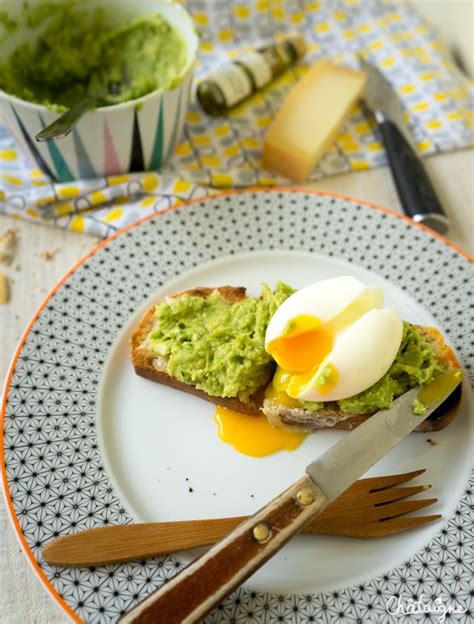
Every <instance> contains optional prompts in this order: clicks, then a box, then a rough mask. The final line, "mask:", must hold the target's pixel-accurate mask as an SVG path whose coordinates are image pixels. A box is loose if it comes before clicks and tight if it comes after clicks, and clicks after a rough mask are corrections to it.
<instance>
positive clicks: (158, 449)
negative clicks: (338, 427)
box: [1, 189, 473, 624]
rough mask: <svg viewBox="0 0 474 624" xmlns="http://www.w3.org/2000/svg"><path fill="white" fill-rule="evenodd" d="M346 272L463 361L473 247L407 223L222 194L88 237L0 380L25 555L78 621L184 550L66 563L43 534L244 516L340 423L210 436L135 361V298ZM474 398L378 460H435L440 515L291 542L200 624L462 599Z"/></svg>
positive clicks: (379, 469)
mask: <svg viewBox="0 0 474 624" xmlns="http://www.w3.org/2000/svg"><path fill="white" fill-rule="evenodd" d="M418 254H419V255H418ZM348 263H349V264H348ZM345 273H351V274H353V275H355V276H356V277H360V278H361V279H362V280H364V281H367V282H370V283H374V284H378V285H381V286H382V287H383V289H384V291H385V293H386V297H387V302H388V303H389V304H391V305H394V306H395V307H396V308H397V309H398V310H399V311H400V313H401V315H402V316H403V317H404V318H406V319H407V320H411V321H419V322H421V323H428V324H430V323H434V324H436V325H437V326H439V327H440V328H441V329H442V330H443V332H444V333H445V335H446V337H447V339H448V341H449V342H451V343H452V344H453V346H454V347H455V348H456V350H457V352H458V354H459V356H460V358H461V360H462V362H463V364H464V365H465V366H466V369H467V373H468V374H471V375H472V370H473V356H472V349H471V340H472V338H471V332H470V327H471V326H472V318H471V315H472V311H471V309H470V302H471V301H472V292H471V289H472V282H473V273H472V268H471V266H470V264H469V261H468V260H467V259H466V258H465V257H464V256H463V255H462V254H461V253H460V252H458V251H456V250H455V249H453V248H452V247H451V246H449V244H448V243H447V241H445V239H442V238H440V237H435V236H433V235H432V234H430V233H429V232H428V231H427V230H423V229H422V228H420V227H415V226H414V225H412V224H411V223H409V222H408V221H407V220H405V219H403V218H400V217H399V218H395V217H394V216H390V215H389V214H387V213H386V212H385V211H383V210H382V209H379V210H375V209H374V208H373V207H371V206H369V205H366V204H364V203H363V202H359V201H356V200H350V199H347V198H341V197H335V196H329V195H325V194H318V193H316V192H304V191H289V190H287V191H284V190H281V189H276V190H273V191H258V192H255V191H247V192H242V193H228V194H223V195H220V196H218V197H211V198H207V199H203V200H202V201H195V202H192V203H191V204H190V205H188V206H181V207H179V209H172V210H171V211H168V212H166V213H164V214H160V215H157V216H156V217H154V218H152V219H149V220H145V221H143V222H141V223H139V224H134V225H133V226H130V227H129V228H128V229H127V230H125V231H123V232H120V233H119V234H118V235H117V236H115V237H114V238H112V239H110V240H108V241H106V242H105V243H104V244H102V245H100V246H99V247H98V248H97V249H96V250H94V251H93V252H92V253H91V254H89V255H88V256H87V257H86V258H84V259H83V260H82V261H81V262H79V263H78V265H77V266H75V267H74V268H73V269H71V271H69V273H68V274H67V275H66V276H65V277H64V278H63V280H61V282H60V283H59V284H58V285H57V286H56V287H55V289H54V290H53V292H52V293H50V295H49V296H48V297H47V298H46V300H45V302H44V303H43V305H42V306H41V307H40V309H39V310H38V312H37V313H36V314H35V316H34V317H33V319H32V321H31V323H30V324H29V326H28V328H27V329H26V331H25V334H24V335H23V337H22V339H21V341H20V344H19V346H18V349H17V352H16V354H15V356H14V358H13V361H12V364H11V367H10V371H9V374H8V376H7V380H6V386H5V392H4V399H3V406H2V426H3V447H2V459H3V461H2V464H1V465H2V478H3V481H4V491H5V497H6V502H7V506H8V509H9V511H10V514H11V517H12V521H13V523H14V526H15V530H16V532H17V535H18V538H19V540H20V542H21V544H22V546H23V548H24V550H25V552H26V554H27V555H28V557H29V559H30V561H31V563H32V565H33V567H34V568H35V570H36V571H37V573H38V575H39V576H40V578H41V580H42V582H43V583H44V585H45V587H46V588H47V589H48V590H49V591H50V593H51V594H52V596H53V597H54V598H55V599H56V600H57V601H58V602H59V603H60V604H61V606H62V607H63V608H64V609H65V610H66V611H67V612H68V613H69V615H70V616H71V617H72V618H73V619H74V620H75V621H78V622H80V621H87V622H94V623H96V622H98V623H100V624H102V623H106V622H107V623H109V622H110V623H111V622H115V621H116V620H117V619H118V617H119V616H120V614H121V613H122V612H124V611H125V610H127V609H129V608H130V607H131V606H133V605H134V604H135V603H136V602H137V601H138V600H140V599H142V598H144V597H145V596H146V595H147V594H148V593H149V592H150V591H152V590H153V589H155V588H156V587H158V586H159V585H160V584H161V583H162V582H163V581H164V580H165V579H167V578H169V577H170V576H171V575H172V574H174V573H175V572H176V571H177V570H178V569H179V568H180V567H181V566H182V565H183V563H184V562H185V561H186V560H187V557H186V555H183V554H179V555H177V556H168V557H158V558H155V559H152V560H149V561H144V562H134V563H129V564H123V565H115V566H105V567H99V568H90V569H65V568H57V567H54V566H49V565H47V564H46V563H45V562H44V560H43V558H42V551H43V548H44V546H45V544H46V543H47V542H48V541H49V540H51V539H52V538H54V537H56V536H58V535H64V534H67V533H71V532H73V531H77V530H80V529H85V528H91V527H95V526H104V525H106V524H116V523H124V522H131V521H132V520H133V519H141V520H155V519H156V520H171V519H184V518H203V517H212V516H225V515H234V514H241V513H245V512H251V511H253V510H254V509H256V508H257V507H258V506H259V505H260V504H261V503H263V502H264V501H266V500H268V499H269V498H270V497H271V496H272V495H273V494H275V493H277V492H278V491H279V490H281V489H282V488H283V487H284V486H285V485H287V484H288V483H290V482H291V481H292V480H293V479H295V478H296V477H297V476H299V475H300V474H301V473H302V472H303V469H304V466H305V465H306V464H307V463H308V462H309V461H310V460H311V459H313V457H314V456H315V455H316V454H318V453H320V452H321V451H322V450H323V449H325V448H327V447H328V446H330V445H331V444H332V443H333V442H334V441H335V440H337V439H338V438H339V436H341V435H345V434H344V433H336V432H332V431H321V432H318V433H315V434H314V435H312V436H310V437H308V439H307V440H306V441H305V442H304V444H303V445H302V446H301V447H300V449H298V450H297V451H295V452H292V453H288V452H280V453H278V454H276V455H274V456H271V457H267V458H263V459H254V458H250V457H245V456H242V455H239V454H238V453H236V452H235V451H234V450H233V449H232V448H231V447H230V446H228V445H226V444H224V443H222V442H220V441H219V440H218V438H217V436H216V430H215V425H214V423H213V420H212V413H213V408H212V406H211V405H210V404H207V403H205V402H203V401H199V400H197V399H195V398H193V397H190V396H188V395H185V394H182V393H179V392H177V391H174V390H172V389H169V388H165V387H162V386H159V385H157V384H153V383H152V382H148V381H146V380H144V379H141V378H139V377H136V376H135V375H134V373H133V371H132V368H131V365H130V363H129V360H128V347H127V336H128V335H129V333H130V329H131V327H132V326H133V324H134V322H136V320H137V319H138V316H139V314H140V311H141V310H143V309H144V308H146V307H147V306H148V305H149V304H150V303H151V301H152V299H155V298H158V297H160V296H161V295H162V294H163V293H164V292H171V291H175V290H180V289H182V288H187V287H189V286H195V285H196V284H204V285H213V284H214V285H219V284H223V283H225V282H228V283H230V284H234V285H244V286H247V287H248V288H249V291H250V292H251V293H255V294H256V293H257V292H258V291H259V285H260V283H261V282H264V281H266V282H269V283H271V284H274V282H275V281H276V280H278V279H282V280H286V281H288V282H289V283H290V284H292V285H294V286H303V285H304V284H307V283H310V282H313V281H316V280H317V279H320V278H323V277H328V276H330V275H340V274H345ZM470 297H471V299H470ZM464 395H465V399H464V400H465V401H467V400H468V396H469V389H468V383H467V380H466V383H465V389H464ZM469 412H471V413H472V410H469V409H468V407H467V404H466V403H464V405H463V408H462V411H461V413H460V414H459V416H457V418H456V419H455V420H454V422H453V423H452V424H451V425H450V426H449V427H448V428H447V429H446V430H444V431H441V432H439V433H433V434H429V435H425V434H413V435H411V436H410V437H409V438H408V439H406V440H404V441H403V444H402V445H401V446H400V447H399V448H397V449H395V450H393V451H392V453H391V454H390V455H389V456H387V457H386V458H385V459H384V460H383V462H381V463H380V464H379V465H378V466H376V467H375V468H374V470H373V473H374V474H386V473H398V472H404V471H407V470H412V469H416V468H427V469H428V470H427V473H426V476H424V477H423V479H422V481H423V482H426V481H428V482H430V483H432V484H433V486H434V487H433V494H434V495H435V496H439V497H440V501H441V502H440V503H439V505H438V507H437V510H438V511H441V512H442V513H443V514H445V516H446V521H444V522H440V523H437V524H433V525H430V526H427V527H424V528H422V529H420V530H416V531H412V532H410V533H406V534H403V535H399V536H394V537H391V538H386V539H383V540H380V541H376V542H358V541H354V540H342V539H336V538H327V537H309V536H308V537H301V538H298V539H295V541H294V542H292V543H291V544H289V545H288V546H287V547H286V548H285V549H284V550H283V551H282V553H281V554H280V555H278V556H277V557H276V558H275V559H274V560H272V561H271V562H269V563H268V564H267V565H266V566H265V567H264V568H262V569H261V570H260V571H259V572H258V573H257V574H256V575H255V576H254V577H252V578H251V579H250V580H249V581H248V586H249V588H250V589H240V590H238V591H237V592H236V593H234V595H233V596H231V597H229V598H228V599H227V600H226V601H225V602H224V603H223V605H221V608H219V609H217V610H216V611H215V612H214V613H213V614H211V615H210V616H209V619H208V622H212V623H214V624H216V623H219V624H224V623H225V624H231V623H232V622H234V623H235V622H239V624H240V623H247V622H248V623H250V622H253V623H254V624H255V623H260V622H287V623H291V624H306V623H307V622H311V621H317V622H320V621H321V622H333V621H338V618H340V617H341V616H340V614H341V613H343V614H345V615H344V617H345V616H347V617H348V618H349V621H355V622H358V621H359V622H366V621H371V622H372V621H374V622H377V623H378V622H384V621H389V620H388V619H387V618H388V617H389V616H388V614H387V607H386V605H387V601H388V600H389V599H390V598H391V597H392V596H393V595H394V594H395V593H397V594H400V595H402V596H403V597H404V598H405V600H408V599H411V598H412V597H413V596H414V595H420V593H423V594H424V595H427V596H429V597H431V598H430V600H434V599H435V598H436V597H438V598H440V599H441V600H442V601H443V603H444V604H453V601H454V604H460V605H461V606H463V607H465V608H467V609H469V605H470V602H472V596H471V595H470V593H469V592H470V589H469V581H470V575H471V569H470V561H471V559H470V557H471V553H470V551H469V535H470V533H469V531H470V513H471V511H472V489H471V488H472V486H468V485H466V477H467V472H468V468H469V457H468V454H469V449H470V447H471V445H472V437H473V436H472V419H471V418H470V414H469ZM97 429H99V431H100V435H97ZM428 437H430V438H432V439H434V440H435V441H436V442H438V445H437V446H432V445H430V444H428V443H427V441H426V439H427V438H428ZM186 479H189V481H186ZM419 481H420V480H419ZM190 487H192V488H193V492H192V493H191V492H189V488H190ZM462 490H464V492H462ZM214 493H215V495H214ZM252 495H253V496H252ZM455 507H456V509H455ZM433 511H434V509H433ZM394 566H396V567H394ZM355 583H357V584H355ZM262 590H265V591H262ZM329 590H330V591H329ZM288 592H295V593H293V594H291V593H288ZM453 596H454V597H453Z"/></svg>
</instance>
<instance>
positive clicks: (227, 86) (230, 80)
mask: <svg viewBox="0 0 474 624" xmlns="http://www.w3.org/2000/svg"><path fill="white" fill-rule="evenodd" d="M206 80H210V81H212V82H215V83H216V84H217V86H218V87H220V89H221V91H222V93H223V94H224V97H225V101H226V104H227V106H229V107H230V106H233V105H234V104H237V102H240V101H241V100H243V99H244V98H246V97H247V96H248V95H250V94H251V93H252V83H251V82H250V78H249V77H248V76H247V74H246V73H245V70H244V69H242V67H239V66H238V65H235V64H234V63H226V64H225V65H223V66H222V67H220V68H219V69H215V70H214V71H211V72H209V74H208V75H207V76H206Z"/></svg>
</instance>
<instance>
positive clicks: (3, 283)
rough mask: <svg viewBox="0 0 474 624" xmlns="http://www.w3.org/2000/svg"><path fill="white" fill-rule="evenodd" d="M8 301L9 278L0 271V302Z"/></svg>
mask: <svg viewBox="0 0 474 624" xmlns="http://www.w3.org/2000/svg"><path fill="white" fill-rule="evenodd" d="M9 301H10V280H9V279H8V277H7V276H6V275H5V274H4V273H0V304H4V303H8V302H9Z"/></svg>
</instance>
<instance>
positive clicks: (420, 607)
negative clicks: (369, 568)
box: [386, 594, 467, 624]
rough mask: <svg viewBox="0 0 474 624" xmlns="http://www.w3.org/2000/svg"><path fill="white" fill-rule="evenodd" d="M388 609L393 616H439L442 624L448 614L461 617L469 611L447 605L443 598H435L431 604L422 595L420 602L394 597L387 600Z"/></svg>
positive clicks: (438, 619) (457, 606) (459, 606)
mask: <svg viewBox="0 0 474 624" xmlns="http://www.w3.org/2000/svg"><path fill="white" fill-rule="evenodd" d="M386 609H387V612H388V613H390V614H391V615H420V614H423V613H430V614H433V615H439V617H438V618H437V621H438V622H440V624H443V622H444V621H445V620H446V616H447V615H448V614H450V615H451V614H458V615H459V614H463V613H466V611H467V609H465V608H464V607H462V606H461V605H451V604H445V603H444V602H443V599H442V598H435V599H434V600H433V601H431V602H425V600H424V598H423V594H421V596H420V598H419V599H418V600H413V599H412V598H410V599H408V600H406V601H405V600H403V598H402V597H401V596H398V597H397V596H392V597H391V598H389V599H388V600H387V605H386Z"/></svg>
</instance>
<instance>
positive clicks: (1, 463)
mask: <svg viewBox="0 0 474 624" xmlns="http://www.w3.org/2000/svg"><path fill="white" fill-rule="evenodd" d="M282 192H283V193H298V194H310V195H318V196H323V197H330V198H335V199H342V200H345V201H349V202H353V203H357V204H361V205H364V206H367V207H369V208H373V209H375V210H378V211H379V212H383V213H385V214H388V215H390V216H391V217H395V218H396V219H400V220H402V221H405V222H406V223H408V224H409V225H411V226H412V227H415V228H418V229H420V230H423V231H425V232H426V233H428V234H430V235H431V236H433V237H435V238H437V239H438V240H439V241H441V242H442V243H444V244H445V245H446V246H447V247H450V248H451V249H454V250H455V251H456V252H457V253H458V254H460V255H461V256H463V257H464V258H466V260H467V261H468V262H470V263H473V264H474V256H471V255H470V254H469V253H467V252H466V251H464V250H463V249H461V248H460V247H458V246H457V245H456V244H454V243H452V242H451V241H450V240H448V239H447V238H446V237H445V236H443V235H441V234H438V233H437V232H434V231H433V230H431V229H430V228H427V227H425V226H424V225H422V224H421V223H415V222H414V221H412V220H411V219H410V218H409V217H407V216H405V215H403V214H400V213H397V212H395V211H393V210H390V209H389V208H385V207H384V206H380V205H379V204H377V203H374V202H370V201H366V200H361V199H358V198H356V197H352V196H350V195H344V194H341V193H334V192H330V191H318V190H316V189H312V188H304V187H298V188H294V187H290V186H277V187H271V188H263V189H262V188H261V187H247V188H245V189H232V190H228V191H222V192H219V193H213V194H210V195H207V196H200V197H196V198H193V199H192V200H189V201H184V202H182V201H181V202H176V203H175V204H173V205H172V206H170V207H168V208H165V209H164V210H160V211H157V212H155V213H153V214H150V215H147V216H145V217H143V218H142V219H138V220H137V221H134V222H133V223H130V224H128V225H127V226H125V227H123V228H121V229H120V230H118V231H117V232H114V233H113V234H112V235H111V236H109V237H108V238H105V239H104V240H102V241H100V242H99V243H98V244H97V245H95V246H94V247H93V248H92V249H91V250H89V251H88V252H87V253H86V254H84V255H83V256H82V257H81V258H79V260H77V262H75V263H74V264H73V265H72V266H71V268H70V269H69V270H68V271H66V273H65V274H64V275H63V276H62V277H61V278H60V279H59V280H58V281H57V282H56V284H55V285H54V286H53V287H52V289H51V290H50V291H49V292H48V293H47V295H46V296H45V298H44V299H43V301H42V302H41V304H40V305H39V307H38V308H37V309H36V311H35V313H34V314H33V316H32V317H31V319H30V321H29V323H28V325H27V326H26V328H25V330H24V332H23V334H22V336H21V338H20V340H19V342H18V344H17V346H16V348H15V351H14V353H13V356H12V359H11V362H10V365H9V367H8V370H7V375H6V378H5V383H4V387H3V392H2V404H1V412H0V432H1V436H2V440H1V444H0V470H1V478H2V485H3V497H4V501H5V506H6V508H7V511H8V515H9V517H10V520H11V523H12V525H13V529H14V531H15V534H16V537H17V539H18V541H19V542H20V545H21V547H22V550H23V552H24V553H25V555H26V557H27V559H28V561H29V563H30V565H31V566H32V568H33V570H34V571H35V572H36V574H37V576H38V577H39V579H40V581H41V583H42V584H43V586H44V588H45V589H46V590H47V591H48V593H49V594H50V596H51V597H52V598H53V599H54V600H55V601H56V602H57V604H58V605H59V606H60V607H61V608H62V609H63V611H65V612H66V613H67V614H68V616H69V617H70V618H71V619H72V620H73V621H74V622H77V623H78V624H82V622H83V620H82V619H81V618H80V617H79V616H78V615H77V613H76V612H75V611H73V610H72V609H71V608H70V607H69V605H68V604H67V603H66V601H65V600H63V599H62V598H61V597H60V595H59V593H58V591H57V590H56V589H55V588H54V586H53V585H52V584H51V583H50V581H49V580H48V578H47V576H46V574H45V573H44V572H43V570H42V569H41V567H40V566H39V564H38V561H37V560H36V558H35V556H34V554H33V552H32V550H31V549H30V547H29V546H28V543H27V541H26V538H25V537H24V535H23V533H22V531H21V528H20V525H19V522H18V519H17V516H16V514H15V511H14V508H13V501H12V498H11V495H10V489H9V484H8V480H7V474H6V467H5V456H4V454H5V450H4V444H3V440H4V433H5V420H6V408H7V399H8V395H9V390H10V384H11V380H12V377H13V373H14V371H15V367H16V364H17V360H18V358H19V356H20V353H21V351H22V349H23V346H24V344H25V342H26V339H27V338H28V336H29V334H30V331H31V328H32V327H33V325H34V323H35V322H36V320H37V319H38V318H39V317H40V315H41V313H42V312H43V310H44V308H45V307H46V305H47V304H48V302H49V301H50V299H51V298H52V297H53V296H54V294H55V293H56V292H57V291H58V290H59V289H60V288H61V286H62V285H63V284H64V283H65V282H66V280H67V279H68V278H69V277H70V276H71V275H72V274H73V273H74V272H75V271H76V270H77V269H78V268H79V267H80V266H81V265H82V264H84V263H85V262H86V261H87V260H88V259H89V258H91V257H92V256H94V255H95V254H96V253H97V252H98V251H100V250H101V249H102V248H103V247H106V246H107V245H108V244H109V243H111V242H112V241H113V240H115V239H116V238H118V237H120V236H122V235H123V234H125V233H126V232H128V231H129V230H132V229H133V228H135V227H137V226H139V225H141V224H142V223H145V222H146V221H150V220H152V219H154V218H157V217H160V216H162V215H165V214H167V213H169V212H173V211H174V210H179V209H185V208H186V207H187V206H190V205H193V204H198V203H201V202H203V201H207V200H213V199H218V198H219V197H226V196H229V195H245V194H252V193H282Z"/></svg>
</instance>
